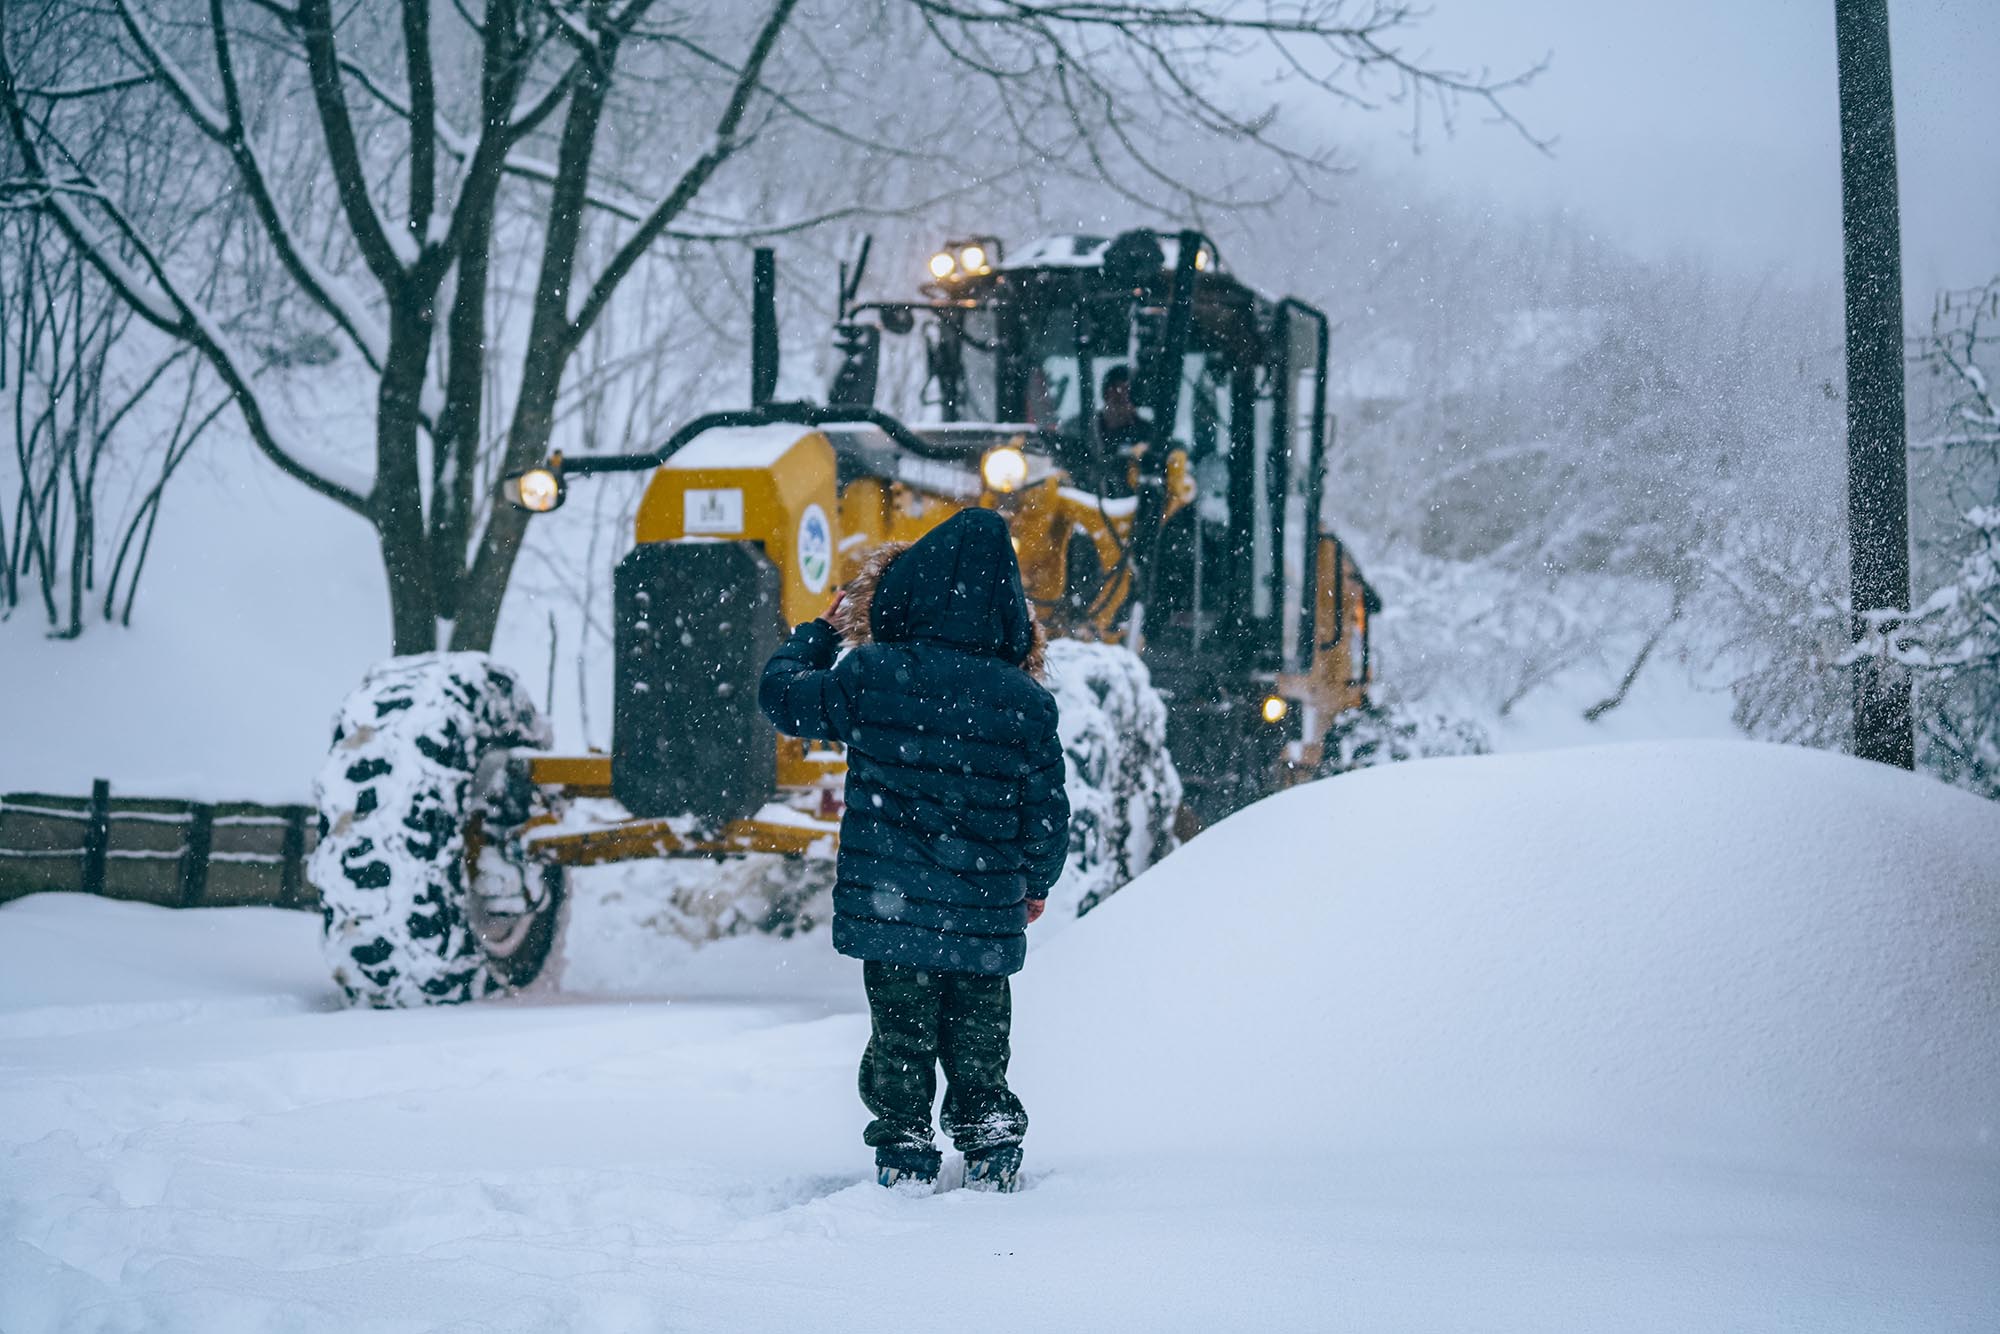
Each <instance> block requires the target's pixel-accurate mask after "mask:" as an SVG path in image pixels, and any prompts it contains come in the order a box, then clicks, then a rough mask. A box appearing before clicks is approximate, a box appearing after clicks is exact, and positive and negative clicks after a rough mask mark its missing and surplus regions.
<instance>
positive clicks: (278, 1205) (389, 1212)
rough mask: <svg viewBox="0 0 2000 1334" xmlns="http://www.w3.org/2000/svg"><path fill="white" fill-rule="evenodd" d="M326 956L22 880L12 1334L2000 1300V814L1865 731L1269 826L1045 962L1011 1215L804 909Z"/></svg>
mask: <svg viewBox="0 0 2000 1334" xmlns="http://www.w3.org/2000/svg"><path fill="white" fill-rule="evenodd" d="M598 907H599V905H597V904H595V903H593V901H592V900H591V899H590V898H589V896H587V895H586V896H583V897H582V898H581V899H580V900H579V902H578V904H577V909H576V911H577V913H578V915H579V920H577V921H576V922H574V923H573V924H572V925H573V927H575V928H576V929H575V930H574V931H573V933H572V937H571V943H570V947H571V955H572V957H571V959H570V963H571V965H572V972H573V973H579V974H589V975H590V976H592V977H593V979H594V980H595V981H596V982H597V983H599V984H608V983H609V982H613V981H616V980H617V979H615V978H612V977H611V976H610V975H611V973H612V971H613V970H611V969H609V968H607V967H605V966H603V961H602V960H599V961H597V962H596V963H595V964H593V961H592V960H591V958H590V951H592V950H593V949H597V948H600V947H601V946H602V945H603V944H604V942H605V939H606V938H605V936H604V935H603V933H601V932H597V931H593V930H592V929H590V924H589V921H588V920H587V919H588V918H589V916H590V914H591V913H592V912H593V911H595V910H597V908H598ZM315 935H316V923H315V922H314V921H313V920H312V919H311V918H309V917H307V916H305V915H303V914H283V913H276V912H270V911H262V910H215V911H205V912H200V913H192V914H174V913H170V912H166V911H164V910H156V909H144V908H138V907H134V906H131V905H118V904H109V903H98V902H90V901H85V900H80V899H74V898H67V897H61V896H43V897H40V898H36V899H30V900H27V901H24V902H21V903H18V904H15V905H11V906H9V907H7V908H5V909H0V1181H4V1182H5V1190H4V1191H0V1328H5V1329H7V1330H9V1331H15V1330H38V1329H44V1328H81V1329H98V1328H147V1329H156V1328H164V1329H188V1330H226V1329H233V1328H264V1327H271V1326H280V1327H286V1328H306V1329H360V1328H398V1329H401V1328H433V1327H443V1326H454V1325H455V1326H456V1327H461V1328H482V1329H522V1330H528V1329H536V1330H540V1329H564V1328H571V1329H621V1328H629V1329H658V1328H688V1329H729V1330H746V1329H747V1330H756V1329H793V1328H811V1329H815V1330H840V1329H857V1330H859V1329H866V1330H870V1331H880V1330H887V1329H901V1328H911V1329H917V1328H938V1327H940V1326H942V1325H945V1324H949V1325H950V1326H951V1327H953V1328H962V1329H996V1330H997V1329H1006V1330H1010V1331H1019V1330H1028V1329H1146V1330H1156V1329H1188V1330H1213V1329H1238V1328H1242V1329H1253V1328H1256V1329H1266V1328H1288V1329H1326V1328H1351V1329H1356V1330H1369V1331H1377V1330H1398V1329H1407V1330H1413V1331H1415V1330H1425V1331H1429V1330H1439V1329H1468V1330H1470V1329H1479V1330H1513V1329H1520V1330H1547V1329H1564V1328H1568V1329H1589V1330H1614V1329H1616V1330H1688V1329H1708V1328H1729V1329H1812V1330H1815V1331H1821V1330H1840V1329H1852V1330H1857V1331H1858V1330H1868V1331H1880V1330H1913V1331H1914V1330H1924V1331H1933V1330H1952V1329H1963V1330H1984V1329H1990V1328H1992V1327H1994V1325H1995V1324H1996V1323H1997V1322H2000V1245H1996V1240H2000V1143H1996V1140H1995V1137H1994V1134H1993V1130H1994V1119H1995V1109H1996V1107H2000V1044H1995V1043H1994V1041H1993V1039H1992V1034H1993V1033H1994V1032H1996V1031H2000V989H1997V988H1996V984H1995V978H1996V976H2000V810H1996V809H1995V808H1994V807H1993V806H1991V805H1989V804H1985V803H1981V802H1979V801H1977V800H1975V799H1973V798H1971V797H1968V796H1965V795H1964V794H1961V793H1958V792H1955V791H1952V790H1950V789H1947V788H1944V787H1943V786H1941V785H1939V784H1937V783H1934V782H1931V781H1929V780H1926V779H1921V778H1915V777H1912V776H1909V775H1906V774H1899V773H1895V772H1893V771H1889V770H1884V769H1879V768H1875V767H1872V766H1868V765H1863V764H1860V763H1858V762H1856V761H1852V760H1846V759H1842V758H1838V757H1833V756H1826V755H1820V754H1814V753H1811V752H1805V751H1797V750H1785V749H1778V748H1771V747H1757V746H1751V745H1747V744H1720V743H1689V744H1676V745H1649V746H1631V747H1613V748H1602V749H1596V750H1581V751H1570V752H1562V753H1553V754H1546V755H1531V756H1500V757H1483V758H1479V759H1470V760H1449V761H1429V762H1423V763H1418V764H1411V765H1406V766H1401V767H1397V768H1390V769H1384V770H1375V771H1369V772H1364V773H1360V774H1354V775H1349V776H1346V777H1343V778H1338V779H1334V780H1330V781H1328V782H1325V783H1320V784H1315V785H1313V786H1311V787H1308V788H1305V789H1302V790H1298V791H1294V792H1291V793H1288V794H1285V795H1283V796H1281V797H1278V798H1275V799H1273V800H1271V801H1269V802H1265V803H1263V804H1261V805H1260V806H1258V807H1255V808H1253V809H1251V810H1250V811H1247V812H1244V813H1242V814H1241V815H1239V816H1237V817H1236V818H1234V819H1232V820H1230V821H1228V822H1227V823H1225V824H1223V825H1221V826H1219V827H1218V828H1216V829H1214V830H1211V831H1210V832H1208V833H1207V834H1204V835H1203V836H1202V837H1200V838H1199V839H1197V840H1195V841H1194V842H1193V843H1191V844H1190V845H1189V846H1188V847H1187V848H1185V849H1183V850H1181V851H1180V852H1178V853H1176V854H1174V855H1173V856H1172V857H1170V858H1169V859H1168V860H1167V861H1166V862H1164V863H1163V864H1161V865H1160V866H1158V867H1156V868H1155V869H1154V870H1153V871H1152V872H1151V873H1149V874H1148V875H1147V876H1145V877H1144V878H1142V879H1141V880H1139V881H1138V882H1136V883H1135V884H1133V885H1132V886H1131V887H1129V888H1128V889H1127V890H1126V891H1124V892H1122V893H1120V894H1119V895H1117V896H1116V897H1115V898H1113V899H1112V900H1110V901H1109V902H1108V903H1106V904H1105V905H1104V906H1103V907H1101V908H1100V909H1099V910H1098V911H1096V912H1094V913H1092V914H1091V915H1090V916H1089V917H1087V918H1085V919H1083V920H1082V921H1080V922H1078V923H1075V924H1074V925H1073V926H1071V927H1070V928H1069V929H1068V930H1067V931H1065V932H1064V933H1062V934H1061V935H1060V936H1059V937H1056V938H1054V939H1050V940H1047V942H1046V945H1045V947H1043V948H1039V949H1037V950H1036V951H1035V952H1034V953H1033V954H1032V955H1031V957H1030V960H1029V964H1028V970H1027V972H1026V973H1025V974H1024V975H1023V976H1022V977H1021V979H1019V982H1018V985H1017V992H1016V994H1017V998H1018V999H1017V1023H1016V1031H1017V1043H1016V1051H1017V1060H1016V1066H1015V1069H1016V1075H1017V1087H1018V1088H1019V1090H1020V1092H1021V1094H1022V1096H1023V1098H1024V1099H1025V1100H1026V1102H1027V1104H1028V1107H1029V1110H1030V1113H1031V1115H1032V1116H1033V1118H1034V1128H1033V1130H1032V1131H1031V1133H1030V1139H1029V1188H1028V1189H1027V1190H1026V1191H1025V1192H1024V1193H1023V1194H1021V1195H1019V1196H1015V1197H1011V1198H1000V1197H989V1196H975V1195H969V1194H966V1193H963V1192H950V1193H946V1194H944V1195H940V1196H937V1197H933V1198H920V1199H911V1198H902V1197H898V1196H895V1195H892V1194H890V1193H888V1192H883V1191H881V1190H879V1189H878V1188H876V1187H875V1186H873V1185H872V1184H870V1183H868V1182H867V1181H866V1180H865V1178H866V1177H867V1175H868V1172H867V1166H866V1163H867V1159H866V1151H865V1150H864V1149H863V1148H862V1147H861V1146H860V1143H859V1135H858V1132H859V1129H860V1126H861V1124H862V1122H863V1120H864V1119H865V1113H863V1112H862V1110H861V1108H860V1106H859V1104H858V1102H857V1101H856V1100H855V1097H854V1094H853V1063H854V1060H855V1057H856V1056H857V1054H858V1052H859V1049H860V1045H861V1041H862V1039H863V1036H864V1034H865V1021H864V1019H863V1018H862V1016H860V1015H859V1014H856V1013H853V1012H851V1011H849V1010H845V1009H842V1008H840V1007H841V1006H843V1005H858V1003H859V996H858V991H859V986H858V982H857V981H855V980H854V979H853V978H852V977H851V973H852V971H853V965H851V964H849V963H846V962H845V961H841V960H837V959H833V958H831V957H830V956H828V955H827V953H826V947H825V941H824V936H823V934H815V935H811V936H806V937H799V938H794V939H793V940H790V941H784V942H778V941H768V940H756V939H739V940H733V941H729V942H725V946H726V947H727V948H726V949H725V948H718V950H717V951H716V952H713V953H711V952H709V951H702V952H699V953H698V954H697V955H695V956H693V960H692V963H691V966H689V967H688V968H686V969H685V970H682V971H679V972H676V973H675V974H673V975H669V976H659V975H634V976H629V977H626V978H625V979H623V981H624V984H625V985H626V987H627V988H628V989H629V990H630V992H631V993H632V994H633V995H635V996H636V995H644V996H648V997H656V998H657V997H672V998H673V999H671V1000H666V999H653V1000H647V1001H644V1002H638V1001H628V1002H623V1003H620V1002H617V1001H611V1002H606V1001H602V1000H600V1001H595V1002H590V1003H581V1002H577V1001H575V1000H574V999H573V998H564V997H553V996H545V997H541V998H538V1000H537V1001H536V1002H531V1003H525V1004H524V1003H519V1002H512V1003H493V1004H487V1005H482V1006H475V1007H468V1008H463V1009H457V1010H449V1011H429V1012H408V1013H375V1012H357V1011H337V1012H329V1011H327V1010H326V1008H325V1007H326V1006H327V1005H328V1003H329V1001H330V998H331V993H332V988H331V986H330V984H329V982H328V981H327V979H326V977H325V975H324V966H323V964H322V963H321V961H320V959H319V956H318V951H317V948H316V940H315ZM844 974H845V975H847V976H848V981H849V983H850V988H849V990H847V991H846V992H845V993H842V992H841V991H840V989H839V985H838V980H839V979H840V978H841V977H842V976H843V975H844ZM808 979H810V982H809V984H807V985H801V983H807V982H808ZM829 984H831V985H829ZM725 996H727V997H732V999H723V997H725ZM558 1002H564V1003H558ZM947 1176H948V1177H949V1169H947Z"/></svg>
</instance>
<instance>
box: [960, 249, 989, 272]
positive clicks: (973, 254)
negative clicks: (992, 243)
mask: <svg viewBox="0 0 2000 1334" xmlns="http://www.w3.org/2000/svg"><path fill="white" fill-rule="evenodd" d="M958 264H959V267H960V268H962V269H964V270H965V271H966V272H967V273H984V272H986V247H985V246H983V245H969V246H967V247H965V249H963V250H961V251H959V252H958Z"/></svg>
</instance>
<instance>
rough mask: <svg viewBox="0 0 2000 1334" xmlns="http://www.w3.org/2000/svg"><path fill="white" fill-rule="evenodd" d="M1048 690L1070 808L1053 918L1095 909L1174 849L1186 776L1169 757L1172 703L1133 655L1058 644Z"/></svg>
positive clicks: (1112, 648)
mask: <svg viewBox="0 0 2000 1334" xmlns="http://www.w3.org/2000/svg"><path fill="white" fill-rule="evenodd" d="M1048 687H1049V689H1050V690H1051V691H1053V692H1054V694H1055V697H1056V706H1057V708H1058V710H1059V711H1060V718H1059V720H1058V723H1057V727H1058V730H1059V731H1060V732H1061V734H1062V743H1063V758H1064V767H1065V769H1066V770H1067V784H1068V788H1069V805H1070V817H1069V863H1068V865H1066V866H1065V867H1064V868H1063V874H1062V879H1060V880H1059V881H1057V882H1056V885H1055V888H1054V889H1052V890H1051V891H1050V892H1049V918H1050V919H1057V920H1061V919H1067V918H1070V917H1077V916H1081V915H1082V914H1084V913H1087V912H1089V911H1090V910H1091V909H1092V908H1094V907H1096V906H1097V905H1098V904H1099V903H1101V902H1103V901H1104V900H1105V899H1106V898H1108V897H1109V896H1110V895H1112V894H1114V893H1116V892H1117V891H1118V890H1119V889H1121V888H1123V887H1124V886H1125V885H1126V884H1127V883H1128V882H1129V881H1131V880H1132V879H1133V878H1134V877H1135V876H1137V875H1138V874H1139V873H1140V872H1142V871H1144V870H1145V869H1146V868H1147V867H1149V866H1151V865H1152V864H1153V863H1154V862H1156V861H1158V860H1159V859H1160V858H1161V857H1163V856H1165V855H1166V854H1167V853H1168V852H1170V851H1172V849H1173V847H1174V832H1173V826H1174V816H1175V814H1176V813H1177V812H1178V811H1179V810H1180V804H1181V777H1180V774H1179V772H1178V771H1177V770H1176V769H1175V768H1174V761H1173V757H1172V756H1171V755H1169V754H1168V753H1167V706H1166V704H1165V702H1164V701H1163V700H1161V698H1160V693H1159V691H1157V690H1155V689H1154V688H1153V679H1152V676H1151V675H1150V674H1149V673H1148V672H1147V671H1146V666H1145V664H1144V663H1142V662H1140V661H1139V659H1138V657H1137V655H1135V654H1134V653H1132V651H1131V650H1129V649H1125V648H1120V647H1118V646H1116V645H1113V644H1086V643H1082V642H1080V641H1078V640H1073V639H1057V640H1054V641H1052V642H1051V643H1050V644H1049V679H1048ZM1045 920H1048V919H1045Z"/></svg>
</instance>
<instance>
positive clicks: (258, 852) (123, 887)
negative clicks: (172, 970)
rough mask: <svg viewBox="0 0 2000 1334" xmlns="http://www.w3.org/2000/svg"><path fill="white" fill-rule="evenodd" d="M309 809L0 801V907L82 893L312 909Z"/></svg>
mask: <svg viewBox="0 0 2000 1334" xmlns="http://www.w3.org/2000/svg"><path fill="white" fill-rule="evenodd" d="M314 826H315V821H314V819H313V812H312V808H311V807H308V806H263V805H258V804H257V803H254V802H247V801H225V802H194V801H163V800H157V799H152V798H144V797H119V798H115V799H114V798H113V797H112V795H111V784H110V783H108V782H106V781H105V780H103V779H101V778H100V779H99V780H97V782H96V783H95V784H93V785H92V787H91V793H90V795H89V796H88V797H58V796H51V795H49V794H47V793H41V792H9V793H6V794H4V795H0V903H5V902H6V901H8V900H9V899H17V898H20V897H21V896H22V895H24V894H36V893H40V892H42V891H44V890H81V891H82V892H84V893H86V894H102V895H105V896H106V897H108V898H114V899H130V900H134V901H136V902H140V903H157V904H161V905H163V906H165V907H170V908H200V907H238V906H245V905H264V906H269V907H278V908H317V907H318V906H319V896H318V895H317V894H316V893H315V892H314V891H313V888H312V886H311V885H310V884H309V883H307V881H306V876H305V862H306V857H307V856H308V855H309V854H310V853H311V852H312V848H313V844H314V843H315V842H316V841H317V838H316V830H315V827H314Z"/></svg>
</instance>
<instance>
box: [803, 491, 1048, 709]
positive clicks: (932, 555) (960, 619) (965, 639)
mask: <svg viewBox="0 0 2000 1334" xmlns="http://www.w3.org/2000/svg"><path fill="white" fill-rule="evenodd" d="M833 624H834V628H835V629H836V630H838V631H839V632H840V635H841V638H842V639H844V640H845V641H846V642H847V643H849V644H851V645H859V644H866V643H869V642H871V641H872V642H877V643H885V644H894V643H903V642H910V641H918V640H926V641H931V642H935V643H942V644H947V645H949V646H951V647H953V648H958V649H963V650H965V651H967V652H972V653H983V654H986V655H988V656H991V657H996V658H1000V659H1002V660H1003V661H1006V662H1011V663H1013V664H1015V665H1016V666H1018V667H1020V668H1021V670H1023V671H1025V672H1026V673H1028V675H1030V676H1032V677H1034V678H1035V679H1036V680H1040V679H1041V678H1042V670H1043V658H1044V645H1045V644H1046V642H1047V640H1046V635H1045V634H1044V632H1043V630H1042V626H1041V623H1040V622H1039V621H1038V620H1036V619H1035V613H1034V608H1033V607H1031V606H1030V605H1029V603H1028V599H1027V597H1026V595H1025V593H1024V592H1023V590H1022V587H1021V566H1020V563H1019V561H1017V560H1016V559H1015V557H1014V547H1013V542H1012V539H1011V538H1010V537H1009V535H1008V533H1007V525H1006V521H1005V520H1003V519H1002V518H1001V517H1000V516H999V515H998V514H995V513H994V512H993V511H992V510H986V509H968V510H961V511H959V512H958V513H957V514H954V515H953V516H952V517H951V518H949V519H947V520H945V521H944V522H943V523H942V524H939V525H938V526H937V527H936V528H934V529H932V530H931V531H930V532H929V533H927V534H925V535H924V537H923V538H922V540H920V541H917V542H914V543H912V542H885V543H884V544H882V545H881V546H879V547H877V548H875V549H874V550H873V551H871V552H870V553H868V556H867V558H866V559H865V560H864V561H863V562H862V564H861V569H860V571H859V572H858V573H857V574H856V575H855V576H854V578H853V579H851V580H849V581H848V584H847V597H846V600H845V601H843V602H842V603H841V604H840V609H839V610H838V611H837V612H836V613H835V614H834V618H833Z"/></svg>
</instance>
